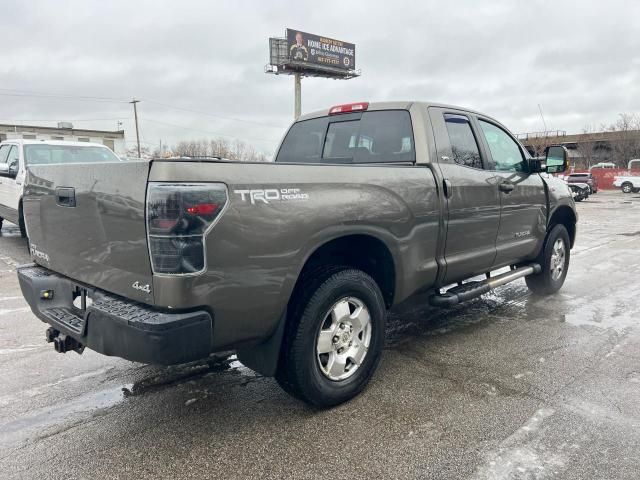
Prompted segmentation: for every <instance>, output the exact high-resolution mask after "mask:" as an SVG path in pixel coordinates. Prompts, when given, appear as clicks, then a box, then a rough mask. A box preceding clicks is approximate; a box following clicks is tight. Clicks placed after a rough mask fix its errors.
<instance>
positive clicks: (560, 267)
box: [550, 238, 566, 281]
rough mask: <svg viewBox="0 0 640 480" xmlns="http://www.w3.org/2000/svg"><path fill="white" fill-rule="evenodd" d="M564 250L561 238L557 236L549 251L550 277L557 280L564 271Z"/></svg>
mask: <svg viewBox="0 0 640 480" xmlns="http://www.w3.org/2000/svg"><path fill="white" fill-rule="evenodd" d="M565 257H566V250H565V246H564V242H563V241H562V239H561V238H558V239H557V240H556V242H555V243H554V244H553V251H552V252H551V265H550V269H551V278H552V279H553V280H554V281H557V280H558V279H559V278H560V277H561V276H562V272H563V271H564V264H565Z"/></svg>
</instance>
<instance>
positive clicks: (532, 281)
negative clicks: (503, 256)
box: [525, 225, 571, 295]
mask: <svg viewBox="0 0 640 480" xmlns="http://www.w3.org/2000/svg"><path fill="white" fill-rule="evenodd" d="M558 241H561V242H562V243H563V246H564V256H563V262H562V272H561V274H560V275H559V276H557V277H555V278H554V274H555V272H556V270H555V269H554V268H553V267H554V265H553V264H552V256H553V254H554V248H555V246H556V242H558ZM570 257H571V250H570V240H569V233H568V232H567V229H566V228H565V226H564V225H554V226H553V227H552V228H551V230H550V231H549V233H548V234H547V238H546V239H545V242H544V248H543V249H542V252H541V254H540V256H539V257H538V263H539V264H540V266H541V267H542V271H541V272H540V273H538V274H535V275H529V276H527V277H525V281H526V282H527V287H529V290H531V291H532V292H533V293H535V294H538V295H551V294H552V293H556V292H557V291H558V290H560V288H561V287H562V285H563V284H564V280H565V278H566V277H567V271H568V270H569V260H570Z"/></svg>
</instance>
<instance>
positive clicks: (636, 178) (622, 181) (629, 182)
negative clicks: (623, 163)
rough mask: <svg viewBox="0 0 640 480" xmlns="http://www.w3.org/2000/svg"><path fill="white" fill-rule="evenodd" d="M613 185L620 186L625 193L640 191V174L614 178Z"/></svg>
mask: <svg viewBox="0 0 640 480" xmlns="http://www.w3.org/2000/svg"><path fill="white" fill-rule="evenodd" d="M613 186H614V187H618V188H620V190H622V192H623V193H631V192H633V193H638V192H640V175H631V174H629V175H620V176H617V177H615V178H614V179H613Z"/></svg>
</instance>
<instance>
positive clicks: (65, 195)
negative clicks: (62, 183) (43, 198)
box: [56, 187, 76, 207]
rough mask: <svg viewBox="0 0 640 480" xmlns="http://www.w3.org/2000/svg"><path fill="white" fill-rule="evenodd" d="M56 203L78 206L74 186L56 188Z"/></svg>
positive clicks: (63, 205)
mask: <svg viewBox="0 0 640 480" xmlns="http://www.w3.org/2000/svg"><path fill="white" fill-rule="evenodd" d="M56 203H57V204H58V205H59V206H61V207H75V206H76V190H75V188H72V187H58V188H56Z"/></svg>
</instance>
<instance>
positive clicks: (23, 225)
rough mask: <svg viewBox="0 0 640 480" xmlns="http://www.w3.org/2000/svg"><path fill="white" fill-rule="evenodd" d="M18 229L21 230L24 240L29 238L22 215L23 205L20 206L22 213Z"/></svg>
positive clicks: (19, 217)
mask: <svg viewBox="0 0 640 480" xmlns="http://www.w3.org/2000/svg"><path fill="white" fill-rule="evenodd" d="M18 227H19V228H20V236H21V237H22V238H27V227H26V226H25V223H24V215H23V214H22V205H20V212H19V216H18Z"/></svg>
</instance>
